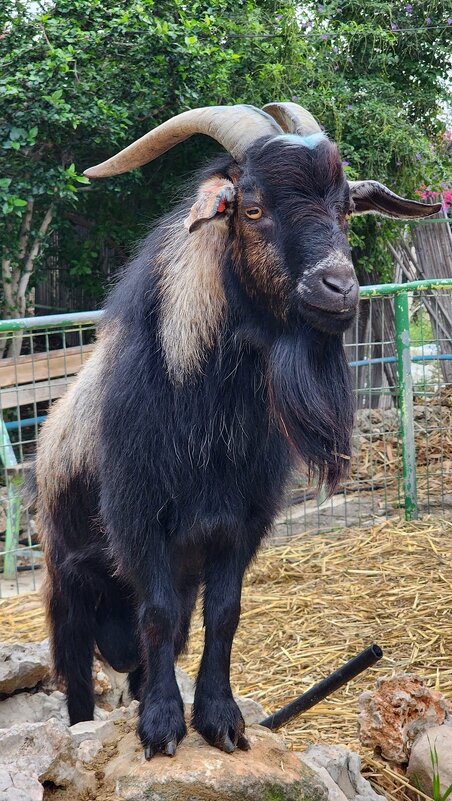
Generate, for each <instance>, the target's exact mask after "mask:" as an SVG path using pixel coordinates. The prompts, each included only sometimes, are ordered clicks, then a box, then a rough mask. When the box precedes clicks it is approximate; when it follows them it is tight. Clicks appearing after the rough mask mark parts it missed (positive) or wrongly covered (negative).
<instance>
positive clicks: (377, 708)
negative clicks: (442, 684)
mask: <svg viewBox="0 0 452 801" xmlns="http://www.w3.org/2000/svg"><path fill="white" fill-rule="evenodd" d="M359 707H360V713H359V716H358V725H359V738H360V741H361V743H362V744H363V745H365V746H367V747H368V748H373V749H374V750H375V751H376V752H377V753H378V754H381V756H382V757H383V758H384V759H386V760H388V761H389V762H395V763H398V764H401V765H403V764H405V763H407V762H408V759H409V756H410V750H411V746H412V744H413V742H414V740H415V739H416V737H417V736H418V735H419V734H420V733H421V732H423V731H424V730H425V729H428V728H430V727H431V726H436V725H439V724H441V723H443V722H444V720H445V717H446V713H447V711H448V704H447V701H446V700H445V698H444V697H443V696H442V695H441V693H438V692H436V691H435V690H430V689H429V688H428V687H426V685H425V684H424V683H423V681H422V679H420V677H419V676H416V675H415V674H410V673H399V674H396V675H395V676H391V677H386V678H381V679H378V680H377V682H376V689H375V690H374V691H373V692H364V693H362V694H361V696H360V698H359Z"/></svg>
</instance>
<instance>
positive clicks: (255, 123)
mask: <svg viewBox="0 0 452 801" xmlns="http://www.w3.org/2000/svg"><path fill="white" fill-rule="evenodd" d="M194 133H204V134H207V135H209V136H211V137H213V138H215V139H216V140H217V141H219V142H220V143H221V144H222V145H223V146H224V147H225V148H226V149H227V150H228V151H229V153H230V154H231V155H232V157H233V159H231V160H230V162H229V164H227V166H225V167H224V169H222V170H221V171H218V170H215V172H214V173H213V174H212V175H211V176H210V177H208V178H207V179H206V180H205V181H204V182H203V183H202V185H201V186H200V188H199V192H198V198H197V200H196V202H195V203H194V205H193V206H192V209H191V211H190V214H189V216H188V217H187V219H186V221H185V226H186V228H187V229H188V231H190V232H192V231H195V230H196V229H198V228H199V227H200V226H203V225H212V224H214V225H215V226H217V227H218V224H220V225H221V227H222V228H223V229H224V231H225V233H227V232H228V231H229V232H231V234H232V236H231V237H229V238H228V240H229V242H232V254H233V263H234V268H235V270H236V272H237V274H238V275H239V278H240V281H241V283H242V285H243V287H244V288H245V291H246V292H247V294H248V296H249V297H250V298H252V299H253V300H254V301H255V302H256V303H257V304H258V306H259V307H260V308H261V309H262V310H263V311H267V312H270V313H271V314H272V316H274V317H275V318H276V319H277V320H278V321H279V322H280V323H281V324H282V326H283V327H285V326H287V327H288V328H291V327H293V326H296V325H297V324H298V323H299V322H300V320H301V321H304V322H307V323H309V324H310V325H311V326H312V327H314V328H316V329H320V330H321V331H324V332H326V333H332V334H338V333H341V332H342V331H343V330H344V329H345V328H347V327H348V326H349V325H350V324H351V323H352V321H353V319H354V317H355V314H356V310H357V306H358V282H357V279H356V275H355V272H354V269H353V265H352V261H351V255H350V247H349V245H348V241H347V226H348V222H347V220H348V218H349V216H350V215H352V214H363V213H367V212H371V213H377V214H383V215H385V216H389V217H402V218H410V217H422V216H427V215H429V214H433V213H435V212H436V211H438V208H439V207H438V206H433V205H426V204H422V203H418V202H414V201H411V200H406V199H404V198H400V197H398V196H397V195H395V194H394V193H393V192H391V191H390V190H389V189H387V188H386V187H385V186H383V185H382V184H380V183H378V182H376V181H358V182H348V181H347V180H346V178H345V175H344V172H343V169H342V163H341V158H340V155H339V152H338V149H337V147H336V145H334V144H333V143H332V142H331V141H330V140H329V139H328V137H327V136H326V134H325V133H323V132H322V130H321V128H320V126H319V125H318V123H317V122H316V120H315V119H314V118H313V117H312V115H311V114H309V112H307V111H306V110H305V109H303V108H301V106H298V105H297V104H295V103H271V104H269V105H267V106H265V107H264V110H263V111H261V110H259V109H256V108H254V107H252V106H231V107H228V106H225V107H222V106H220V107H211V108H204V109H195V110H192V111H187V112H184V113H183V114H179V115H178V116H177V117H174V118H173V119H171V120H169V121H167V122H165V123H163V125H160V126H158V127H157V128H156V129H154V130H153V131H151V132H150V133H148V134H146V135H145V136H143V137H142V138H141V139H139V140H138V141H136V142H134V143H133V144H132V145H130V146H129V147H128V148H126V149H125V150H123V151H121V153H119V154H118V155H116V156H113V157H112V158H111V159H108V161H106V162H103V163H102V164H100V165H98V166H97V167H92V168H90V169H89V170H87V171H86V173H85V174H86V175H87V176H88V177H103V176H109V175H115V174H119V173H122V172H127V171H129V170H131V169H134V168H135V167H139V166H141V165H143V164H145V163H147V162H149V161H151V160H152V159H154V158H156V157H157V156H159V155H160V154H162V153H164V152H165V151H166V150H168V149H169V148H171V147H173V146H174V145H175V144H177V143H178V142H181V141H183V140H184V139H186V138H188V137H189V136H191V135H192V134H194Z"/></svg>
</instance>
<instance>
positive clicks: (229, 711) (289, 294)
mask: <svg viewBox="0 0 452 801" xmlns="http://www.w3.org/2000/svg"><path fill="white" fill-rule="evenodd" d="M195 133H203V134H206V135H209V136H211V137H213V138H215V139H216V140H217V141H218V142H219V143H220V144H222V145H223V146H224V147H225V149H226V150H227V151H228V155H226V156H224V157H220V158H219V159H218V160H216V161H215V162H214V163H213V164H212V165H210V166H209V167H208V168H207V169H206V170H204V172H203V173H202V174H201V175H200V177H199V182H198V190H197V196H196V197H193V196H192V197H191V198H189V199H188V200H187V201H186V202H183V203H182V204H181V205H180V206H179V207H178V208H176V209H175V211H174V212H173V213H172V214H170V215H169V216H168V217H167V218H165V219H163V220H162V221H161V222H160V224H158V225H157V226H156V228H155V230H154V231H153V232H152V233H151V234H150V235H149V236H148V237H147V238H146V239H145V241H144V243H143V244H142V246H141V248H140V250H139V253H138V255H137V256H136V257H135V258H134V259H133V260H132V262H131V264H130V265H129V267H128V268H127V270H126V271H125V273H124V275H123V277H122V278H121V280H120V281H119V283H118V284H117V286H116V288H115V289H114V290H113V291H112V293H111V294H110V297H109V300H108V302H107V305H106V312H105V317H104V320H103V323H102V326H101V329H100V332H99V335H98V340H97V344H96V348H95V352H94V353H93V355H92V356H91V358H90V359H89V361H88V362H87V364H86V366H84V368H83V369H82V371H81V372H80V374H79V376H78V378H77V380H76V382H75V383H74V384H73V385H72V386H71V387H70V389H69V391H68V392H67V394H66V396H65V397H64V398H62V399H61V400H60V401H59V402H58V403H56V404H55V406H54V407H53V409H52V412H51V414H50V415H49V418H48V421H47V422H46V424H45V425H44V427H43V430H42V432H41V435H40V440H39V445H38V449H37V456H36V466H35V474H36V484H37V509H38V527H39V532H40V537H41V541H42V545H43V549H44V551H45V556H46V563H47V575H48V578H47V582H46V591H45V592H46V607H47V614H48V620H49V627H50V635H51V643H52V651H53V660H54V667H55V671H56V674H57V676H58V677H59V678H60V679H61V680H62V681H63V682H64V683H65V685H66V689H67V703H68V710H69V716H70V722H71V724H74V723H76V722H78V721H81V720H87V719H90V718H92V716H93V708H94V699H93V687H92V678H91V671H92V660H93V653H94V648H95V645H97V648H98V649H99V651H100V652H101V654H102V655H103V657H104V658H105V659H106V660H107V661H108V662H109V663H110V664H111V665H112V666H113V668H115V669H116V670H118V671H123V672H127V673H128V674H129V687H130V691H131V693H132V694H133V695H134V696H135V697H138V698H139V699H140V714H139V724H138V734H139V737H140V739H141V742H142V744H143V747H144V749H145V756H146V758H148V759H149V758H150V757H151V756H152V755H153V754H155V753H157V752H162V753H165V754H167V755H170V756H172V755H174V753H175V750H176V746H177V744H178V743H179V742H180V740H181V739H182V738H183V737H184V735H185V733H186V725H185V722H184V710H183V705H182V700H181V696H180V693H179V690H178V686H177V683H176V678H175V671H174V662H175V660H176V659H177V657H178V656H179V654H180V653H181V652H182V651H183V649H184V647H185V646H186V643H187V638H188V634H189V627H190V618H191V615H192V611H193V608H194V604H195V601H196V598H197V595H198V592H199V588H200V586H201V585H202V586H203V591H204V622H205V646H204V652H203V656H202V660H201V664H200V669H199V674H198V678H197V683H196V693H195V700H194V706H193V725H194V727H195V728H196V729H197V730H198V732H200V733H201V734H202V735H203V737H204V738H205V739H206V740H207V742H208V743H210V744H211V745H214V746H217V747H218V748H221V749H223V750H224V751H226V752H232V751H234V749H235V748H237V747H238V748H240V749H243V750H246V749H248V747H249V745H248V742H247V740H246V738H245V733H244V722H243V719H242V716H241V714H240V711H239V708H238V706H237V704H236V703H235V701H234V699H233V696H232V692H231V686H230V676H229V673H230V653H231V647H232V641H233V637H234V633H235V630H236V628H237V625H238V621H239V616H240V595H241V585H242V579H243V575H244V573H245V571H246V569H247V566H248V565H249V563H250V561H251V560H252V558H253V556H254V555H255V553H256V551H257V548H258V546H259V543H260V542H261V540H262V538H263V536H264V535H265V534H266V533H267V532H269V530H270V529H271V526H272V522H273V520H274V518H275V515H276V514H277V511H278V509H279V508H280V506H281V504H282V499H283V495H284V487H285V485H286V483H287V480H288V476H289V474H290V470H291V467H292V466H293V465H294V464H295V463H296V462H297V461H298V460H300V459H301V460H303V461H304V463H305V464H306V465H307V468H308V470H309V471H310V472H311V473H313V472H314V473H316V475H317V477H318V480H319V481H320V482H323V483H326V484H327V486H328V487H329V489H330V491H333V490H334V488H335V487H336V486H337V484H338V482H339V481H340V480H341V479H342V478H343V477H344V475H345V473H346V468H347V465H348V461H349V457H350V437H351V430H352V423H353V406H354V404H353V395H352V387H351V379H350V374H349V369H348V366H347V362H346V359H345V355H344V350H343V346H342V341H341V340H342V337H341V335H342V333H343V332H344V330H345V329H346V328H347V327H348V326H349V325H351V324H352V322H353V320H354V318H355V315H356V311H357V306H358V284H357V280H356V276H355V273H354V270H353V266H352V261H351V256H350V248H349V245H348V242H347V236H346V233H347V218H348V216H349V215H350V214H355V213H358V214H360V213H366V212H378V213H382V214H385V215H388V216H391V217H414V216H427V215H430V214H433V213H435V212H436V211H437V209H438V207H437V206H430V205H424V204H421V203H417V202H413V201H410V200H405V199H403V198H400V197H398V196H397V195H395V194H394V193H393V192H391V191H390V190H389V189H387V188H386V187H384V186H383V185H382V184H379V183H377V182H375V181H359V182H355V183H348V182H347V180H346V179H345V177H344V173H343V169H342V164H341V159H340V156H339V152H338V149H337V147H336V145H335V144H334V143H332V142H331V141H330V140H329V139H328V137H327V136H326V134H325V133H324V132H323V131H322V130H321V129H320V126H319V125H318V123H317V122H316V121H315V119H314V118H313V117H312V116H311V115H310V114H309V112H307V111H306V110H304V109H302V108H301V107H300V106H298V105H296V104H293V103H272V104H269V105H268V106H266V107H264V110H259V109H257V108H254V107H252V106H233V107H221V106H220V107H211V108H204V109H195V110H192V111H187V112H184V113H182V114H180V115H178V116H176V117H175V118H173V119H171V120H169V121H167V122H165V123H164V124H163V125H160V126H158V127H157V128H156V129H154V130H152V131H151V132H150V133H148V134H146V135H145V136H143V137H142V138H141V139H139V140H138V141H137V142H135V143H134V144H132V145H130V146H129V147H128V148H126V149H125V150H124V151H122V152H121V153H119V154H118V155H116V156H114V157H113V158H111V159H109V160H108V161H106V162H104V163H103V164H101V165H98V166H97V167H93V168H91V169H89V170H87V171H86V175H88V176H89V177H102V176H109V175H114V174H119V173H121V172H125V171H127V170H131V169H134V168H136V167H139V166H141V165H142V164H144V163H146V162H148V161H150V160H151V159H153V158H156V157H157V156H158V155H160V154H161V153H163V152H165V151H166V150H168V149H169V148H170V147H172V146H174V145H175V144H177V143H178V142H180V141H182V140H183V139H186V138H187V137H189V136H191V135H192V134H195Z"/></svg>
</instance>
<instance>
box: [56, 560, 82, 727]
mask: <svg viewBox="0 0 452 801" xmlns="http://www.w3.org/2000/svg"><path fill="white" fill-rule="evenodd" d="M46 606H47V619H48V623H49V628H50V642H51V649H52V653H53V664H54V671H55V674H56V676H57V678H58V679H59V680H60V681H62V682H63V683H64V685H65V686H66V696H67V707H68V712H69V721H70V724H71V726H72V725H74V723H79V722H80V721H81V720H92V719H93V714H94V689H93V679H92V666H93V654H94V595H93V589H92V587H91V585H90V584H89V583H87V582H86V581H84V580H83V579H82V578H76V577H75V576H74V575H73V574H69V575H65V574H64V571H59V570H58V568H56V567H55V566H52V567H51V568H50V570H49V575H48V579H47V588H46Z"/></svg>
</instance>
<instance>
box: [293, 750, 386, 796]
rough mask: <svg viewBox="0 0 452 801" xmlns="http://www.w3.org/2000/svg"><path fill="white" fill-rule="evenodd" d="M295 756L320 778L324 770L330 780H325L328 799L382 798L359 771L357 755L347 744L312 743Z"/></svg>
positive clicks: (323, 774) (359, 765) (359, 763)
mask: <svg viewBox="0 0 452 801" xmlns="http://www.w3.org/2000/svg"><path fill="white" fill-rule="evenodd" d="M298 756H299V758H300V759H301V761H302V762H304V764H306V765H308V766H309V767H310V768H312V769H313V770H314V771H317V772H318V773H319V776H320V778H322V779H324V778H325V773H324V771H326V773H327V774H328V776H329V778H330V780H331V782H332V784H331V783H328V782H325V784H326V785H327V787H328V790H329V799H328V801H344V799H345V801H386V800H385V798H384V796H382V795H379V794H378V793H376V792H375V790H374V789H373V787H372V786H371V784H370V783H369V782H368V781H367V779H365V778H364V776H362V775H361V759H360V757H359V756H358V754H355V753H354V752H353V751H350V750H349V749H348V748H343V747H342V746H338V745H312V746H311V747H310V748H308V749H307V750H306V751H303V752H302V753H301V754H298Z"/></svg>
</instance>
